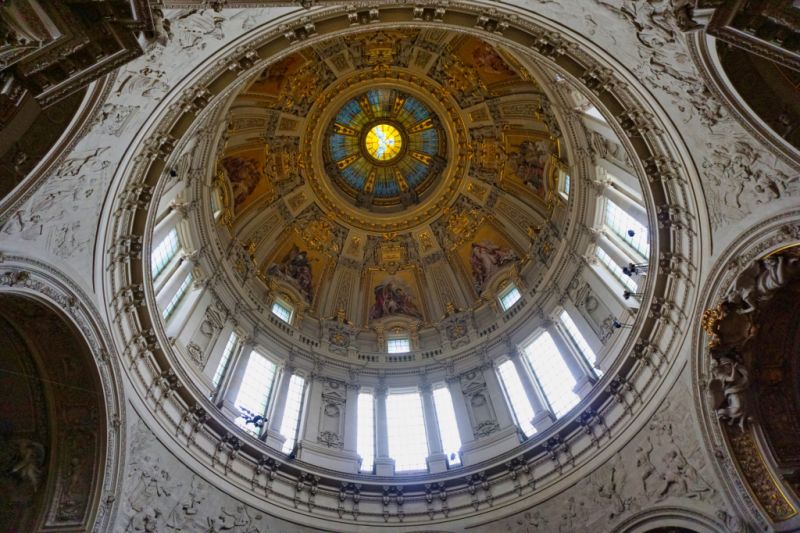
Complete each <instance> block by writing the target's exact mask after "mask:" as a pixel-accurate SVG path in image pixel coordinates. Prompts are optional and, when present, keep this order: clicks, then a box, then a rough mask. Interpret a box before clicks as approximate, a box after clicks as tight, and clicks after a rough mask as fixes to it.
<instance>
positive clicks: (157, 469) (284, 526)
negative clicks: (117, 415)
mask: <svg viewBox="0 0 800 533" xmlns="http://www.w3.org/2000/svg"><path fill="white" fill-rule="evenodd" d="M129 430H130V432H129V435H131V436H132V437H131V440H130V444H129V446H128V455H129V457H130V458H131V459H130V462H129V463H128V465H127V469H126V470H127V471H126V473H125V480H124V482H123V489H122V491H121V495H122V501H121V503H120V509H119V512H118V513H117V521H116V524H114V526H113V531H114V532H115V533H134V532H140V531H144V532H159V533H160V532H167V531H187V532H198V533H199V532H208V533H220V532H222V531H230V532H236V533H266V532H270V533H290V532H297V531H318V530H316V529H312V528H300V527H298V526H297V525H296V524H290V523H288V522H285V521H283V520H280V519H277V518H274V517H272V516H269V515H267V514H265V513H263V512H261V511H259V510H257V509H254V508H252V507H250V506H248V505H245V504H243V503H242V502H240V501H238V500H236V499H234V498H232V497H231V496H229V495H227V494H225V493H223V492H221V491H220V490H218V489H216V488H215V487H213V486H211V485H210V484H208V483H207V482H206V481H205V480H204V479H203V478H201V477H200V476H198V475H197V474H195V473H193V472H192V471H191V470H189V469H188V468H187V467H186V466H185V465H184V464H183V463H181V462H180V461H178V460H177V459H176V458H175V457H174V456H173V455H172V454H171V453H170V452H169V450H167V449H166V448H164V446H163V445H162V444H161V443H160V442H158V440H157V439H156V437H155V435H154V434H153V433H152V432H151V431H150V429H149V428H148V427H147V425H146V424H145V423H144V422H143V421H142V420H141V419H140V418H139V417H138V416H135V415H134V416H131V421H130V424H129Z"/></svg>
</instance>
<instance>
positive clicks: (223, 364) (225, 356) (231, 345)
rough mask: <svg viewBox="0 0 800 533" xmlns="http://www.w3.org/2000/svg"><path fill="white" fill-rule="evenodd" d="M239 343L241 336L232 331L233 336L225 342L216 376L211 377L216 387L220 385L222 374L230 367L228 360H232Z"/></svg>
mask: <svg viewBox="0 0 800 533" xmlns="http://www.w3.org/2000/svg"><path fill="white" fill-rule="evenodd" d="M238 343H239V337H238V336H237V335H236V333H231V336H230V337H228V342H227V343H226V344H225V349H224V350H223V351H222V359H220V360H219V364H218V365H217V370H216V371H215V372H214V377H213V378H212V379H211V383H212V384H213V385H214V388H216V387H217V385H219V382H220V380H221V379H222V376H223V375H224V374H225V369H226V368H227V367H228V361H229V360H230V358H231V355H232V354H233V350H234V349H235V348H236V345H237V344H238Z"/></svg>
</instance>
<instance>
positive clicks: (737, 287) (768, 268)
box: [726, 255, 800, 313]
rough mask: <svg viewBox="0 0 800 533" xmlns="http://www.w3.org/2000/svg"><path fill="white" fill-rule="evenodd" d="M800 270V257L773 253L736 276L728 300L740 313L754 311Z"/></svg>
mask: <svg viewBox="0 0 800 533" xmlns="http://www.w3.org/2000/svg"><path fill="white" fill-rule="evenodd" d="M798 272H800V258H798V257H787V256H783V255H772V256H769V257H765V258H764V259H761V260H758V261H755V262H754V263H753V264H752V265H750V266H749V267H748V268H746V269H745V270H744V271H743V272H742V273H741V274H739V277H738V278H736V281H735V282H734V285H733V287H732V288H731V290H730V292H729V293H728V296H727V298H726V299H727V301H728V302H729V303H731V304H733V305H734V306H736V307H737V312H739V313H752V312H753V311H755V310H756V308H757V307H758V303H759V302H764V301H767V300H769V299H770V298H772V295H773V293H774V292H775V291H776V290H778V289H780V288H783V287H784V286H786V285H787V284H788V283H789V281H791V280H792V279H793V278H794V277H795V276H796V275H797V274H798Z"/></svg>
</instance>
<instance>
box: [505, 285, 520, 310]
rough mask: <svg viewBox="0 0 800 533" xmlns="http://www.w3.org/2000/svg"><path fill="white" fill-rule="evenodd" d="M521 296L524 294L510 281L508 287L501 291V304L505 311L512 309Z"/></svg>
mask: <svg viewBox="0 0 800 533" xmlns="http://www.w3.org/2000/svg"><path fill="white" fill-rule="evenodd" d="M520 298H522V295H521V294H520V293H519V289H517V287H516V286H515V285H514V284H513V283H509V284H508V287H506V288H505V289H503V291H502V292H501V293H500V305H501V306H502V307H503V311H508V310H509V309H511V307H512V306H513V305H514V304H515V303H517V302H518V301H519V299H520Z"/></svg>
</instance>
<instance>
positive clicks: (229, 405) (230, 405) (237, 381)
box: [217, 339, 253, 418]
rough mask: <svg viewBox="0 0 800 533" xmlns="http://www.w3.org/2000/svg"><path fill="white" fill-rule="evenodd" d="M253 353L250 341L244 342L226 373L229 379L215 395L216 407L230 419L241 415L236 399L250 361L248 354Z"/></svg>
mask: <svg viewBox="0 0 800 533" xmlns="http://www.w3.org/2000/svg"><path fill="white" fill-rule="evenodd" d="M252 351H253V342H252V340H249V339H248V340H247V341H245V343H244V345H243V346H242V349H241V351H240V352H239V355H238V356H237V357H236V359H235V360H234V361H233V362H232V363H231V365H232V366H231V368H233V371H232V372H228V374H229V377H228V378H227V381H226V382H223V383H224V385H223V386H221V387H220V389H219V393H217V398H218V400H217V406H218V407H219V408H220V409H221V410H222V412H223V413H225V414H226V415H228V417H230V418H238V417H239V415H240V414H241V413H240V412H239V409H238V408H237V407H236V397H237V396H239V388H240V387H241V386H242V380H243V379H244V373H245V371H246V370H247V363H248V362H249V361H250V354H251V353H252Z"/></svg>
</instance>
